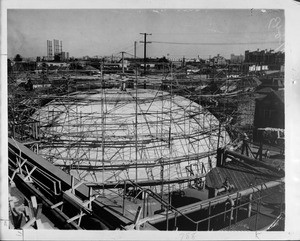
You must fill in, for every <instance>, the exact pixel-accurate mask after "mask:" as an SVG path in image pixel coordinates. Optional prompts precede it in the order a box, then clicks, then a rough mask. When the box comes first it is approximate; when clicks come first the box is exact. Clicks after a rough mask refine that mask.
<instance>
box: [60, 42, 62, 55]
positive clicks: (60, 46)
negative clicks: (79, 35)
mask: <svg viewBox="0 0 300 241" xmlns="http://www.w3.org/2000/svg"><path fill="white" fill-rule="evenodd" d="M60 53H62V41H60Z"/></svg>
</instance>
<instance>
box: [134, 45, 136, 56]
mask: <svg viewBox="0 0 300 241" xmlns="http://www.w3.org/2000/svg"><path fill="white" fill-rule="evenodd" d="M134 58H135V59H136V41H134Z"/></svg>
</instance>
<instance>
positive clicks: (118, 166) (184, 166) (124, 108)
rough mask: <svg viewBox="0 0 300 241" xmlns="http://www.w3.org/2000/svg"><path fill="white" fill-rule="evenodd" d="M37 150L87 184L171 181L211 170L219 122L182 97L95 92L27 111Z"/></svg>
mask: <svg viewBox="0 0 300 241" xmlns="http://www.w3.org/2000/svg"><path fill="white" fill-rule="evenodd" d="M32 118H33V119H36V120H38V121H39V122H40V126H41V129H40V131H41V133H42V135H43V137H42V139H43V140H45V141H44V142H43V143H42V144H41V145H40V147H39V148H40V151H39V153H40V154H41V155H43V156H44V157H45V158H46V159H47V160H49V161H51V162H53V163H54V164H56V165H59V166H61V167H63V168H65V169H66V170H68V171H70V173H71V174H73V175H75V176H77V177H79V178H81V179H85V180H86V181H88V182H97V183H107V182H116V181H121V180H124V179H131V180H136V181H145V180H158V179H161V178H164V179H165V180H171V179H176V178H181V177H186V176H189V175H191V173H192V172H193V170H194V171H195V172H199V170H200V169H201V168H202V169H203V167H204V169H206V170H208V169H209V168H210V167H211V162H209V160H211V157H213V155H214V154H215V152H216V149H217V146H218V145H219V146H224V145H226V144H227V143H229V141H230V138H229V136H228V134H227V133H226V131H225V128H223V126H221V125H219V122H218V120H217V119H216V118H215V117H214V116H213V115H212V114H211V113H210V112H208V111H207V110H206V109H204V108H202V107H201V106H200V105H198V104H196V103H195V102H193V101H190V100H188V99H186V98H184V97H180V96H176V95H172V94H170V93H168V92H164V91H157V90H144V89H137V90H136V89H127V91H121V90H118V89H98V90H94V91H89V92H75V93H72V94H68V95H66V96H61V97H58V98H56V99H55V100H53V101H51V102H49V103H48V104H47V105H45V106H44V107H41V109H39V110H38V111H36V112H35V114H34V115H33V116H32Z"/></svg>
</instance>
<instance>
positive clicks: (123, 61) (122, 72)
mask: <svg viewBox="0 0 300 241" xmlns="http://www.w3.org/2000/svg"><path fill="white" fill-rule="evenodd" d="M124 53H125V52H121V54H122V73H123V74H124Z"/></svg>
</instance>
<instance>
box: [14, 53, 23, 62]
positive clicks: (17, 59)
mask: <svg viewBox="0 0 300 241" xmlns="http://www.w3.org/2000/svg"><path fill="white" fill-rule="evenodd" d="M22 60H23V58H22V56H21V55H20V54H17V55H16V56H15V58H14V61H19V62H21V61H22Z"/></svg>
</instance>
